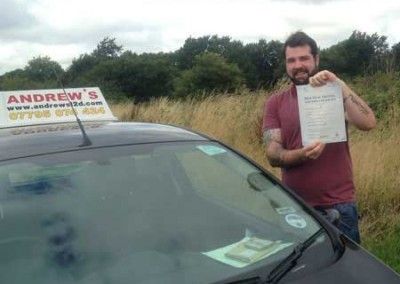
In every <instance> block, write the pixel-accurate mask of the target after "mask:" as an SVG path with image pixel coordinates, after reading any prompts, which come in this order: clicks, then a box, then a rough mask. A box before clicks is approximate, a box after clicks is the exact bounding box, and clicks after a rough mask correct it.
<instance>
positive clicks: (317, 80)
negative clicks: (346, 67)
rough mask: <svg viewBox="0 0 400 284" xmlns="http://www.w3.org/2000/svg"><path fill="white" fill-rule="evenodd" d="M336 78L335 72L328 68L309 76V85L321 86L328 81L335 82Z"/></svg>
mask: <svg viewBox="0 0 400 284" xmlns="http://www.w3.org/2000/svg"><path fill="white" fill-rule="evenodd" d="M336 80H338V77H336V75H335V74H333V73H332V72H330V71H328V70H324V71H320V72H318V73H317V74H315V75H314V76H312V77H310V85H311V86H312V87H321V86H323V85H325V84H326V83H328V82H335V81H336Z"/></svg>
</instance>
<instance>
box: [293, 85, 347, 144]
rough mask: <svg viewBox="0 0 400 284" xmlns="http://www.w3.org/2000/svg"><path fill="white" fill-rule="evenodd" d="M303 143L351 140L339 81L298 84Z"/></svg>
mask: <svg viewBox="0 0 400 284" xmlns="http://www.w3.org/2000/svg"><path fill="white" fill-rule="evenodd" d="M296 89H297V100H298V103H299V115H300V127H301V138H302V143H303V146H306V145H309V144H311V143H312V142H313V141H315V140H320V141H322V142H324V143H335V142H343V141H347V135H346V125H345V117H344V107H343V97H342V88H341V86H340V85H339V84H338V83H327V84H326V85H324V86H322V87H311V86H310V85H302V86H296Z"/></svg>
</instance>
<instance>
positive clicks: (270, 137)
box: [264, 128, 325, 168]
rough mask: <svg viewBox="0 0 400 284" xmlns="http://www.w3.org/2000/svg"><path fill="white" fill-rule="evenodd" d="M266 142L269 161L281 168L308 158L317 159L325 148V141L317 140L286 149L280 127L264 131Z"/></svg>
mask: <svg viewBox="0 0 400 284" xmlns="http://www.w3.org/2000/svg"><path fill="white" fill-rule="evenodd" d="M264 142H265V144H266V148H267V149H266V150H267V158H268V161H269V163H270V164H271V166H273V167H281V168H288V167H292V166H296V165H299V164H301V163H303V162H305V161H307V160H315V159H317V158H318V157H319V156H320V155H321V153H322V151H323V150H324V148H325V144H324V143H322V142H321V141H315V142H313V143H312V144H310V145H308V146H306V147H303V148H301V149H294V150H286V149H285V148H283V146H282V136H281V130H280V129H279V128H276V129H267V130H266V131H265V132H264Z"/></svg>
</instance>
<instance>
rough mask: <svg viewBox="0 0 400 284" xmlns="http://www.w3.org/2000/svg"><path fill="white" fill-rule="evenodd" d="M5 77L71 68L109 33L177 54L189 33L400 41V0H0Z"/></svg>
mask: <svg viewBox="0 0 400 284" xmlns="http://www.w3.org/2000/svg"><path fill="white" fill-rule="evenodd" d="M0 1H1V4H0V74H3V73H4V72H7V71H11V70H14V69H16V68H23V67H24V66H25V65H26V64H27V62H28V60H30V59H32V58H33V57H37V56H39V55H40V56H45V55H47V56H50V57H51V58H52V59H53V60H56V61H57V62H59V63H60V64H61V65H62V66H63V67H64V68H67V67H68V66H69V64H70V63H71V60H72V59H73V58H76V57H78V56H79V55H80V54H82V53H85V52H87V53H90V52H91V51H92V50H93V49H94V48H95V47H96V45H97V43H98V42H99V41H100V40H101V39H103V38H104V37H106V36H109V37H115V38H116V39H117V43H118V44H121V45H123V46H124V49H125V50H131V51H133V52H137V53H141V52H158V51H174V50H176V49H178V48H179V47H181V46H182V45H183V43H184V40H185V39H186V38H188V37H190V36H191V37H199V36H203V35H213V34H217V35H220V36H223V35H227V36H230V37H232V38H233V39H237V40H241V41H243V42H244V43H248V42H256V41H258V39H261V38H264V39H266V40H268V41H269V40H273V39H274V40H280V41H284V40H285V38H286V37H287V36H288V35H289V34H290V33H291V32H293V31H295V30H299V29H301V30H303V31H305V32H306V33H308V34H310V35H311V36H312V37H314V38H315V39H316V40H317V42H318V44H319V45H320V47H322V48H324V47H329V46H330V45H332V44H335V43H337V42H338V41H341V40H344V39H346V38H348V37H349V36H350V34H351V32H352V31H353V30H360V31H363V32H367V33H375V32H376V33H378V34H379V35H385V36H387V37H388V43H389V44H390V45H393V44H395V43H398V42H400V1H395V0H374V1H370V0H164V1H163V0H112V1H99V0H96V1H95V0H0Z"/></svg>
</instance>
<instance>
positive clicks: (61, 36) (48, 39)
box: [0, 22, 161, 45]
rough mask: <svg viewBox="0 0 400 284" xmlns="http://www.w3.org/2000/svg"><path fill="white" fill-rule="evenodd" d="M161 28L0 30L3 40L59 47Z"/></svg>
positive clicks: (128, 25) (116, 26)
mask: <svg viewBox="0 0 400 284" xmlns="http://www.w3.org/2000/svg"><path fill="white" fill-rule="evenodd" d="M160 30H161V27H157V26H152V25H147V26H145V25H143V24H139V23H125V22H121V23H117V24H113V25H97V26H96V27H93V26H92V27H91V26H90V25H88V26H86V27H77V28H73V29H68V30H56V29H54V28H52V27H49V26H44V25H35V26H31V27H29V28H25V29H7V30H0V37H1V38H2V39H3V40H9V41H23V42H29V43H31V44H32V43H35V44H47V45H59V44H80V45H93V44H95V43H98V42H99V41H100V40H101V39H103V38H104V37H106V36H110V37H116V38H117V40H118V35H119V34H125V33H137V34H140V33H150V34H152V33H159V31H160Z"/></svg>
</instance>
